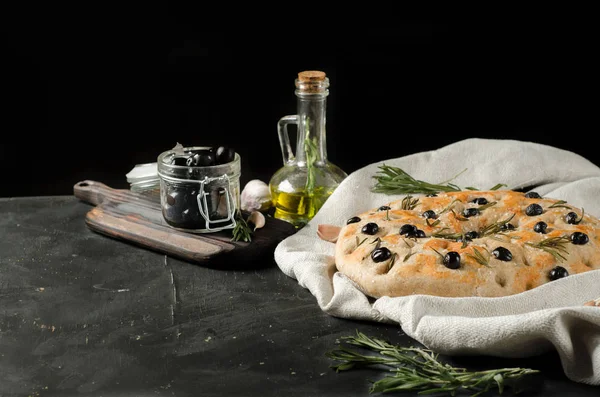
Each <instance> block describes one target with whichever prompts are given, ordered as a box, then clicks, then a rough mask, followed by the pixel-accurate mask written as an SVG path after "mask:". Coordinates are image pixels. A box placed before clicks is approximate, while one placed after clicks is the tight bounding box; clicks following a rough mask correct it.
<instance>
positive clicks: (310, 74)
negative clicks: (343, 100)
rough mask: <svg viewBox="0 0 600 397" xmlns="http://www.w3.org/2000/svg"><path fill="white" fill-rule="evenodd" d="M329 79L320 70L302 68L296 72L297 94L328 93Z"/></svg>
mask: <svg viewBox="0 0 600 397" xmlns="http://www.w3.org/2000/svg"><path fill="white" fill-rule="evenodd" d="M328 87H329V79H328V78H327V76H326V75H325V72H322V71H320V70H304V71H302V72H300V73H298V78H297V79H296V88H297V93H298V94H320V95H322V94H325V95H327V94H328V91H327V88H328Z"/></svg>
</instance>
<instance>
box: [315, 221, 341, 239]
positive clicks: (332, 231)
mask: <svg viewBox="0 0 600 397" xmlns="http://www.w3.org/2000/svg"><path fill="white" fill-rule="evenodd" d="M340 230H342V228H341V227H339V226H335V225H326V224H321V225H319V226H317V236H319V238H320V239H321V240H325V241H329V242H331V243H335V242H336V241H337V239H338V236H339V234H340Z"/></svg>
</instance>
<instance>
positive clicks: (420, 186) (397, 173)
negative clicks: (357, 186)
mask: <svg viewBox="0 0 600 397" xmlns="http://www.w3.org/2000/svg"><path fill="white" fill-rule="evenodd" d="M378 168H379V171H377V173H376V174H375V175H374V176H373V178H374V179H375V180H376V181H377V182H376V183H375V185H374V186H373V189H372V190H373V192H375V193H385V194H409V193H425V194H430V193H438V192H459V191H461V190H465V189H467V190H480V189H478V188H475V187H470V186H469V187H465V189H462V188H461V187H459V186H457V185H455V184H453V183H450V181H452V180H454V179H455V178H456V177H458V176H459V175H460V174H462V173H463V172H465V171H466V170H467V169H466V168H465V169H464V170H462V171H461V172H460V173H458V174H457V175H455V176H454V177H452V178H451V179H449V180H447V181H444V182H440V183H437V184H436V183H429V182H425V181H422V180H418V179H415V178H413V177H412V176H410V175H409V174H408V173H406V172H405V171H404V170H403V169H401V168H399V167H393V166H389V165H385V164H382V165H380V166H379V167H378ZM503 186H506V185H505V184H497V185H495V186H493V187H492V188H490V189H489V190H498V189H500V188H501V187H503Z"/></svg>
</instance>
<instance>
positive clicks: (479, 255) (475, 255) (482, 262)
mask: <svg viewBox="0 0 600 397" xmlns="http://www.w3.org/2000/svg"><path fill="white" fill-rule="evenodd" d="M466 255H467V256H468V257H469V258H473V259H474V260H475V261H476V262H477V263H479V264H480V265H482V266H489V265H490V258H489V252H488V257H487V258H486V257H485V256H483V254H482V253H481V252H479V250H478V249H477V248H475V247H473V255H471V254H466Z"/></svg>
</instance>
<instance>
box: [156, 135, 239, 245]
mask: <svg viewBox="0 0 600 397" xmlns="http://www.w3.org/2000/svg"><path fill="white" fill-rule="evenodd" d="M210 150H212V148H210V147H204V146H190V147H183V148H179V149H177V150H176V149H171V150H168V151H165V152H163V153H161V154H160V155H159V156H158V161H157V169H158V175H159V179H160V203H161V208H162V214H163V218H164V219H165V221H166V222H167V224H169V225H170V226H171V227H173V228H176V229H181V230H183V231H186V232H192V233H211V232H217V231H220V230H225V229H233V228H234V227H235V224H236V221H235V215H236V211H237V209H238V208H240V175H241V165H240V163H241V161H240V156H239V154H238V153H235V155H234V159H233V161H231V162H229V163H225V164H219V165H210V166H188V165H185V164H184V165H181V161H177V160H181V159H184V161H185V157H186V156H187V157H190V156H191V155H193V154H194V153H198V152H199V151H210Z"/></svg>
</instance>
